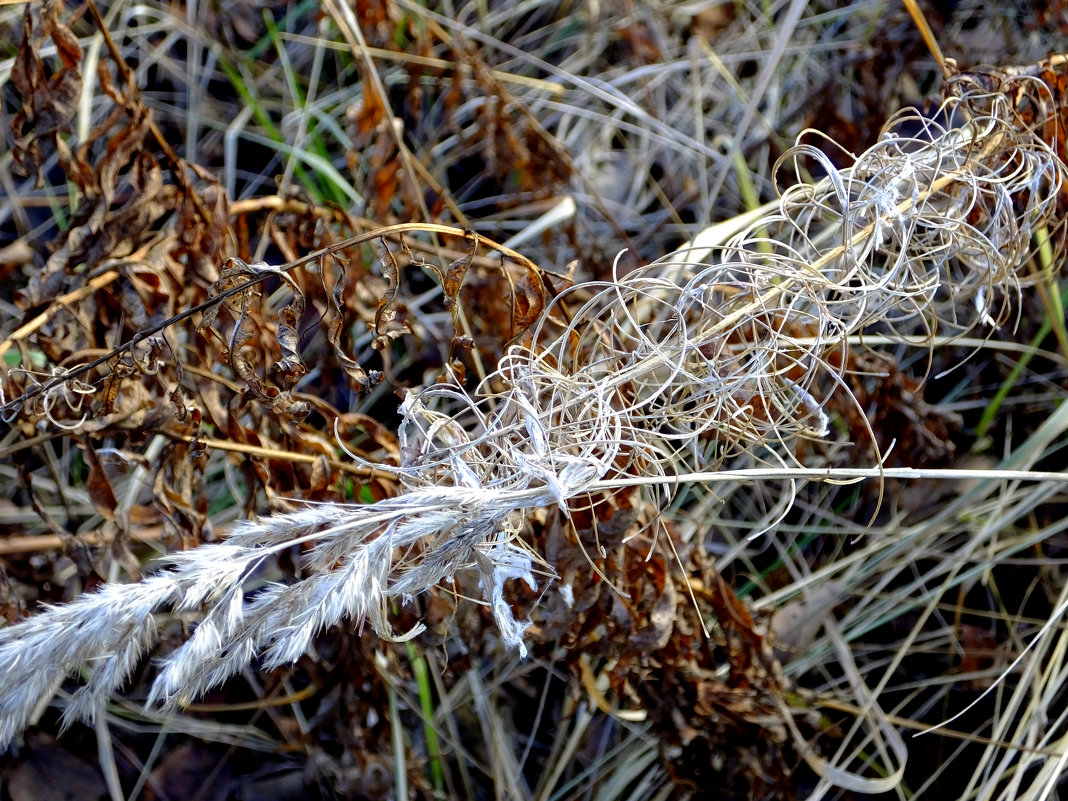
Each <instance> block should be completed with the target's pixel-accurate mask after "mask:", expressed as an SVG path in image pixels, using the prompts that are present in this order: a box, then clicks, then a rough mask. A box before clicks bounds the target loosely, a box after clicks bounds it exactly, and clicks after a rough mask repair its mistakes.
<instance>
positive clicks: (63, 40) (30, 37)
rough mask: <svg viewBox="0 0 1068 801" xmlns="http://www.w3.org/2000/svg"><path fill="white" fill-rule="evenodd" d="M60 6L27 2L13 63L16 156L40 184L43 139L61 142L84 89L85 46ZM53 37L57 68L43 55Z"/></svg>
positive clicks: (25, 171)
mask: <svg viewBox="0 0 1068 801" xmlns="http://www.w3.org/2000/svg"><path fill="white" fill-rule="evenodd" d="M62 10H63V4H62V3H61V2H59V0H48V1H47V2H37V3H28V4H27V5H26V11H25V13H24V14H23V17H22V42H21V43H20V44H19V50H18V54H17V55H16V57H15V60H14V63H13V64H12V66H11V83H12V85H13V86H14V87H15V90H16V91H17V92H18V93H19V95H20V96H21V99H22V105H21V107H20V108H19V110H18V111H17V112H16V113H15V117H14V119H13V120H12V122H11V130H12V134H13V135H14V140H15V141H14V147H13V150H12V156H13V161H14V164H15V167H16V169H18V170H19V171H20V172H22V173H23V174H29V172H30V171H31V170H33V171H35V172H37V185H38V186H42V185H43V180H44V176H43V175H41V164H42V163H43V161H44V158H43V154H42V151H41V144H40V143H41V140H42V139H50V140H51V141H52V142H53V144H55V143H56V142H57V140H58V137H59V135H60V133H61V132H62V129H63V128H65V127H66V126H67V124H68V123H69V122H70V121H71V119H73V117H74V114H75V112H76V111H77V108H78V98H79V96H80V95H81V90H82V71H81V62H82V48H81V46H80V45H79V44H78V38H77V37H76V36H75V35H74V33H73V32H72V31H71V30H70V28H68V27H67V26H66V25H64V24H63V23H61V22H60V21H59V17H58V15H59V12H60V11H62ZM49 38H50V39H51V40H52V42H53V43H54V44H55V47H56V55H57V56H58V58H59V61H60V66H59V68H58V69H57V68H56V67H55V66H50V65H48V64H46V62H45V60H44V59H43V57H42V55H41V49H42V46H43V45H44V42H45V40H46V39H49Z"/></svg>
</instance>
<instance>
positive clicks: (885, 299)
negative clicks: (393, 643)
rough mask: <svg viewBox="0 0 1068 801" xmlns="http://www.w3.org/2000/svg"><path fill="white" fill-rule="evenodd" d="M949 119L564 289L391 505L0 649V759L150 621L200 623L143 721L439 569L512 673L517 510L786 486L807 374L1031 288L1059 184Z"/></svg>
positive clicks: (812, 424)
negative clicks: (666, 253) (275, 569)
mask: <svg viewBox="0 0 1068 801" xmlns="http://www.w3.org/2000/svg"><path fill="white" fill-rule="evenodd" d="M960 95H961V96H959V97H957V98H954V99H951V100H949V101H947V103H946V104H945V105H944V106H943V108H941V109H940V110H939V112H938V113H937V114H935V115H934V116H933V117H926V116H921V115H920V114H918V113H916V112H909V113H905V114H902V115H900V116H899V117H898V118H897V119H895V120H894V121H893V122H892V123H891V125H890V126H888V128H887V130H886V132H885V133H884V135H883V136H882V138H881V140H880V141H879V142H878V143H877V144H876V145H875V146H874V147H872V148H871V149H870V150H868V151H867V152H865V153H864V154H862V155H861V156H860V157H859V158H857V159H856V161H855V163H854V165H853V166H852V167H850V168H848V169H841V170H839V169H835V168H834V167H833V166H832V164H831V163H830V161H829V160H828V159H827V158H826V157H825V156H823V155H822V154H821V153H820V152H819V151H818V150H816V149H814V148H812V147H810V146H806V145H802V146H799V147H797V148H795V149H794V150H793V151H792V152H791V154H789V157H792V158H795V159H796V158H797V157H799V156H802V155H804V156H808V157H811V158H813V159H815V160H817V161H819V162H820V163H821V164H822V165H823V167H824V168H825V169H826V171H827V173H828V175H829V177H828V178H826V179H824V180H822V181H820V182H819V183H818V184H817V185H815V186H812V185H806V184H800V185H797V186H795V187H793V188H791V189H789V190H788V191H786V192H785V194H784V195H783V196H782V198H781V201H780V202H779V204H778V208H777V210H776V211H775V212H774V213H771V214H768V215H765V216H762V217H760V218H759V219H758V220H756V221H755V222H754V223H753V224H752V225H751V226H750V227H749V228H748V229H747V230H745V231H743V232H741V233H740V234H738V235H736V236H735V237H733V238H732V239H731V240H730V241H728V242H726V243H722V244H721V243H714V247H710V246H707V245H706V244H705V243H704V242H703V241H702V238H700V237H699V238H698V240H697V241H696V242H695V243H694V247H692V248H690V249H687V250H683V251H679V252H677V253H675V254H672V256H670V257H669V258H667V259H664V260H662V261H661V262H658V263H655V264H652V265H649V266H648V267H646V268H644V269H641V270H639V271H636V272H633V273H630V274H628V275H625V276H619V277H617V279H616V280H615V281H612V282H604V283H591V284H580V285H577V286H575V287H573V288H571V289H570V290H568V291H567V292H565V293H563V294H562V295H561V296H560V297H558V298H557V300H556V301H555V303H554V305H553V306H552V307H550V309H549V311H548V313H547V315H546V316H545V317H544V318H543V320H542V322H541V324H540V327H539V329H538V330H537V332H536V336H535V337H534V343H535V344H534V345H532V346H530V347H513V348H512V349H511V350H510V352H509V353H508V355H507V356H506V358H505V359H504V360H503V361H502V363H501V364H500V365H499V366H498V368H497V370H496V372H495V373H493V374H492V375H490V376H489V377H488V378H487V379H486V380H485V381H484V382H483V385H482V391H481V392H480V393H477V394H474V395H471V394H467V393H465V392H464V391H463V390H461V389H460V388H458V387H454V386H448V385H437V386H433V387H429V388H427V389H424V390H422V391H421V392H418V393H414V394H410V395H409V396H408V397H407V400H406V401H405V402H404V404H403V407H402V411H403V415H404V418H403V424H402V426H401V430H400V444H401V453H402V457H403V458H402V463H401V465H400V466H399V467H396V468H383V466H382V465H375V467H376V468H377V469H393V470H394V471H395V473H396V476H397V478H398V479H399V481H400V482H401V484H402V486H403V491H402V492H401V493H400V494H399V495H398V496H397V497H394V498H390V499H387V500H383V501H380V502H378V503H375V504H373V505H339V504H320V505H309V506H308V507H307V508H305V509H303V510H302V511H298V512H296V513H293V514H285V515H277V516H273V517H267V518H265V519H263V520H259V521H248V522H245V523H243V524H241V525H239V526H238V527H237V528H236V530H235V531H233V532H232V534H231V535H230V537H229V538H228V540H227V541H226V542H224V543H222V544H217V545H208V546H203V547H200V548H197V549H194V550H192V551H189V552H186V553H182V554H179V555H176V556H174V557H172V558H171V559H170V560H169V564H168V566H167V567H166V568H165V569H163V570H162V571H160V572H158V573H157V574H155V575H152V576H150V577H149V578H147V579H146V580H144V581H142V582H140V583H136V584H130V585H117V584H114V585H107V586H105V587H104V588H103V589H102V590H100V591H99V592H94V593H90V594H86V595H84V596H82V597H81V598H79V599H77V600H76V601H74V602H72V603H70V604H67V605H65V606H60V607H51V608H48V609H46V610H44V611H43V612H41V613H40V614H38V615H36V616H34V617H31V618H30V619H28V620H26V621H24V622H20V623H18V624H16V625H12V626H9V627H7V628H5V629H3V630H2V631H0V745H2V744H6V743H8V742H10V741H11V740H12V739H13V738H14V737H15V736H17V734H18V733H19V732H20V731H21V730H22V729H23V728H24V727H25V726H26V725H27V724H28V723H29V722H30V721H31V720H32V719H33V718H34V716H35V714H36V713H37V712H38V710H39V709H40V708H41V707H42V706H43V705H45V704H47V703H48V702H49V701H50V699H51V698H52V697H53V696H54V694H55V693H56V692H57V690H58V689H59V687H60V685H61V683H62V682H63V681H64V680H65V679H66V678H67V677H69V676H72V675H78V674H82V675H85V676H86V677H87V678H86V679H85V681H84V684H83V686H81V688H80V689H79V690H78V691H77V692H76V693H75V695H74V697H73V700H72V701H71V702H70V704H69V705H68V706H67V708H66V711H65V715H66V719H67V720H73V719H76V718H91V717H92V716H93V715H94V714H97V713H99V711H100V710H101V708H102V705H103V703H104V702H105V701H106V699H107V698H108V696H109V695H110V694H111V693H112V692H114V691H115V690H116V689H117V688H118V687H120V686H121V685H122V684H123V682H124V681H125V680H126V679H127V678H128V677H129V675H130V673H131V671H132V670H133V668H134V667H135V666H136V664H137V663H138V661H139V660H140V659H141V658H142V657H143V655H144V654H145V653H146V652H148V651H149V650H150V649H151V648H152V647H153V645H154V643H155V642H156V641H157V638H158V633H157V625H156V616H157V615H160V614H167V613H171V614H174V613H189V612H194V611H196V612H200V613H202V616H201V617H200V620H199V623H198V624H197V626H196V628H195V630H194V631H193V634H192V636H191V637H190V638H189V640H188V641H187V642H186V643H185V644H184V645H183V646H181V647H180V648H178V649H177V650H176V651H174V652H173V653H171V654H170V655H168V656H167V657H166V658H165V659H164V660H163V662H162V664H161V670H160V673H159V675H158V677H157V679H156V681H155V684H154V686H153V688H152V692H151V696H150V698H149V699H148V701H149V703H160V704H162V705H164V706H172V705H180V704H184V703H187V702H189V701H191V700H192V699H193V698H195V697H196V696H198V695H199V694H202V693H204V692H205V691H206V690H208V689H209V688H211V687H213V686H215V685H218V684H219V683H220V682H222V681H223V680H225V679H226V678H227V677H229V676H231V675H233V674H234V673H235V672H236V671H238V670H239V669H240V668H242V667H243V666H245V665H246V664H248V663H249V662H250V661H252V660H255V659H258V660H259V662H260V664H262V665H263V666H264V667H265V668H271V667H274V666H278V665H282V664H285V663H289V662H292V661H294V660H296V659H297V658H298V657H299V656H300V655H301V654H302V653H303V652H304V651H305V649H306V648H307V647H308V645H309V644H310V642H311V639H312V637H313V636H314V635H315V634H317V633H318V632H321V631H322V630H323V629H324V628H326V627H328V626H331V625H333V624H336V623H338V622H339V621H341V620H343V619H345V618H348V619H350V620H353V621H356V622H358V623H359V624H363V623H364V622H366V623H368V624H370V626H371V627H372V628H373V629H374V630H375V631H376V632H377V633H378V634H379V635H381V636H384V637H392V636H394V635H393V632H392V630H391V627H390V623H389V620H388V615H387V604H388V603H390V602H391V601H394V600H403V599H405V598H407V597H411V596H414V595H416V594H418V593H420V592H423V591H425V590H426V589H428V588H430V587H432V586H434V585H435V584H437V583H438V582H441V581H443V580H446V579H449V578H450V577H451V576H453V575H454V574H456V573H457V572H459V571H468V570H474V571H477V575H478V576H479V578H480V586H481V590H482V593H483V598H484V600H485V602H486V603H487V604H488V605H489V606H490V608H491V609H492V612H493V615H494V617H495V619H496V622H497V625H498V626H499V629H500V632H501V635H502V639H503V641H504V642H505V643H506V644H507V645H509V646H513V647H516V648H518V649H519V650H520V651H521V652H525V648H524V644H523V635H524V631H525V629H526V626H527V624H526V623H525V622H523V621H522V620H517V619H516V617H515V616H514V615H513V611H512V608H511V606H510V605H509V603H508V602H507V601H506V599H505V596H504V588H505V584H506V582H508V581H509V580H511V579H519V580H522V581H525V582H526V583H528V584H529V585H530V586H531V587H532V588H536V587H537V584H538V582H537V579H536V578H535V573H536V572H537V571H538V570H539V568H538V563H539V560H538V557H537V555H536V554H534V553H532V552H531V551H530V550H529V548H527V547H525V546H524V544H523V542H522V540H521V539H520V537H519V534H520V533H521V532H522V530H523V527H524V524H525V521H526V519H527V518H528V516H529V515H530V513H531V512H532V511H533V510H536V509H538V508H540V507H546V506H552V505H558V506H559V507H560V509H561V510H562V511H563V512H564V513H567V511H568V509H569V504H583V503H587V504H588V503H594V502H596V498H597V497H601V496H599V495H598V494H599V493H604V492H606V491H611V490H612V489H614V488H621V487H625V486H628V485H631V484H635V483H639V482H641V483H643V484H644V485H649V484H650V480H652V483H653V484H654V485H658V489H657V491H656V492H655V494H654V496H653V499H654V500H657V501H659V502H660V503H663V500H664V498H665V497H667V496H670V494H671V493H672V491H673V487H675V486H676V483H677V481H678V479H679V477H680V476H681V475H682V474H684V473H688V472H692V471H702V470H704V471H710V470H715V469H717V468H719V467H720V466H721V465H723V463H724V462H725V461H726V460H728V459H730V458H732V457H734V456H737V455H739V454H743V453H753V452H756V451H760V452H761V453H765V454H770V455H771V456H770V458H773V459H775V460H777V461H778V462H779V463H780V464H782V465H789V464H790V460H791V458H792V457H791V452H792V451H791V443H792V441H793V440H796V439H797V438H799V437H821V436H825V435H826V434H827V432H828V428H829V421H828V419H827V416H826V415H825V413H824V412H823V410H822V409H821V401H820V400H819V398H820V397H825V396H826V394H827V393H828V392H829V391H830V390H833V388H834V386H835V384H836V382H837V380H838V376H837V375H836V371H840V370H841V368H840V367H839V368H835V367H832V366H831V365H830V364H829V363H828V362H827V360H826V358H825V357H826V355H827V354H828V353H829V352H830V351H832V350H834V349H841V348H843V347H845V340H846V338H847V337H849V336H851V335H856V334H859V333H861V332H864V331H870V330H872V329H873V328H876V329H877V330H878V331H879V332H880V333H882V334H889V335H891V336H894V335H902V336H904V335H910V336H914V335H916V334H920V335H924V334H929V333H931V332H932V331H934V330H935V329H936V328H939V327H942V326H948V327H949V328H950V330H951V331H963V330H967V329H969V328H971V327H972V326H974V325H976V324H978V323H989V322H992V321H993V319H994V318H995V317H999V316H1003V314H1004V306H1000V307H998V308H995V307H994V306H993V305H992V300H991V299H992V298H994V297H1004V296H1005V294H1006V290H1014V289H1016V288H1018V287H1019V286H1020V285H1022V284H1023V283H1025V282H1026V281H1028V280H1032V279H1034V278H1036V276H1033V275H1029V276H1023V275H1021V270H1022V266H1023V265H1024V263H1025V261H1026V256H1027V254H1028V250H1029V247H1030V243H1031V240H1032V237H1033V236H1035V235H1038V234H1040V233H1041V230H1042V229H1043V228H1052V227H1054V215H1055V214H1056V205H1057V198H1058V194H1059V193H1060V192H1061V190H1062V184H1063V180H1064V167H1063V165H1062V164H1061V162H1060V161H1059V160H1058V158H1057V157H1056V155H1055V154H1054V153H1053V152H1052V151H1051V150H1050V148H1049V147H1048V146H1047V145H1046V144H1045V143H1044V142H1043V141H1042V140H1041V139H1040V138H1038V137H1037V136H1034V135H1032V134H1031V133H1030V132H1028V131H1027V130H1026V129H1024V128H1022V127H1021V125H1020V122H1019V120H1018V119H1017V118H1016V116H1015V114H1014V110H1013V108H1012V107H1011V105H1010V103H1009V102H1008V100H1007V99H1006V98H1005V97H1004V96H1002V95H1000V94H999V95H988V96H978V95H970V94H968V93H965V92H961V93H960ZM909 131H911V133H908V132H909ZM565 306H566V308H567V309H569V310H570V314H565ZM838 363H839V364H840V363H841V362H838ZM294 545H306V546H307V547H306V549H305V552H304V555H303V560H304V563H303V568H304V572H305V574H306V575H307V576H309V577H308V578H305V579H303V580H301V581H299V582H297V583H295V584H293V585H291V586H277V585H274V586H259V585H257V584H256V583H255V582H256V571H257V567H258V566H259V565H260V564H261V563H262V562H263V561H264V560H266V559H268V558H269V557H270V556H271V555H273V554H275V553H276V552H279V551H281V550H283V549H290V548H292V547H293V546H294ZM549 572H551V571H549ZM416 633H417V631H409V632H407V633H405V634H403V635H401V636H404V637H408V636H413V635H414V634H416Z"/></svg>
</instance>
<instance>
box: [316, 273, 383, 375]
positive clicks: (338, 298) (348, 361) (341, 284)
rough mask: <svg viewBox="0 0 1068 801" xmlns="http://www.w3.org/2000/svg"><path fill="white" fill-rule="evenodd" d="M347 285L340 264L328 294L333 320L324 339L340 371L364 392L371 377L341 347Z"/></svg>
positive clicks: (346, 278) (345, 276)
mask: <svg viewBox="0 0 1068 801" xmlns="http://www.w3.org/2000/svg"><path fill="white" fill-rule="evenodd" d="M347 285H348V277H347V274H346V272H345V265H344V264H341V271H340V274H339V275H338V278H337V280H336V281H335V282H334V286H333V288H332V289H331V292H330V301H331V303H332V304H333V307H334V309H333V312H334V314H333V319H332V320H331V321H330V325H329V327H328V329H327V332H326V338H327V340H328V341H329V342H330V347H332V348H333V349H334V357H335V358H336V359H337V360H338V364H340V365H341V369H342V370H344V371H345V373H346V374H347V375H348V376H349V378H351V379H352V380H353V382H354V383H355V384H356V386H357V387H359V388H360V389H361V390H363V391H366V390H368V389H370V388H371V387H372V386H373V383H374V382H373V381H372V380H371V377H370V376H368V375H367V372H366V371H365V370H364V369H363V368H362V367H361V366H360V364H359V362H357V361H356V360H355V359H352V358H351V357H349V355H348V354H347V353H346V352H345V349H344V348H343V347H342V345H341V332H342V330H343V329H344V327H345V317H346V315H345V288H346V286H347Z"/></svg>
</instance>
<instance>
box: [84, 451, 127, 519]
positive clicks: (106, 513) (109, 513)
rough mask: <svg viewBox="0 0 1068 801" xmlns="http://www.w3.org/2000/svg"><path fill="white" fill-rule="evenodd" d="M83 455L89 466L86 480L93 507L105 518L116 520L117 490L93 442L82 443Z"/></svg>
mask: <svg viewBox="0 0 1068 801" xmlns="http://www.w3.org/2000/svg"><path fill="white" fill-rule="evenodd" d="M82 455H83V457H84V458H85V463H86V464H87V465H88V466H89V477H88V478H87V479H86V482H85V486H86V489H87V490H88V491H89V500H91V501H92V502H93V508H94V509H96V511H97V514H99V515H100V516H101V517H102V518H104V519H105V520H112V521H114V520H115V508H116V507H117V506H118V501H117V500H116V499H115V490H114V489H113V488H112V486H111V479H110V478H109V477H108V474H107V471H106V470H104V466H103V465H102V464H101V463H100V456H99V455H98V454H97V452H96V448H94V447H93V445H92V443H91V442H88V441H85V442H83V443H82Z"/></svg>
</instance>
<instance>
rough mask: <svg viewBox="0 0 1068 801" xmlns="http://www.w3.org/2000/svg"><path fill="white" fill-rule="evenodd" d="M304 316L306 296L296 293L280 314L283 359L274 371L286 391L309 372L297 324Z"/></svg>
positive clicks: (279, 341)
mask: <svg viewBox="0 0 1068 801" xmlns="http://www.w3.org/2000/svg"><path fill="white" fill-rule="evenodd" d="M302 314H304V294H303V293H301V292H299V291H297V292H295V293H294V296H293V300H292V302H290V303H289V304H288V305H287V306H285V307H284V308H283V309H282V310H281V311H280V312H278V345H279V347H280V348H281V349H282V358H281V360H280V361H279V362H278V363H277V364H275V366H274V370H275V371H276V372H277V373H278V374H279V375H280V376H281V381H280V383H281V384H282V386H283V387H284V388H286V389H289V388H291V387H292V386H293V385H294V384H296V383H297V381H299V380H300V378H301V377H302V376H304V375H306V374H307V372H308V368H307V367H306V366H305V365H304V360H303V359H301V358H300V353H299V352H298V347H299V342H298V336H297V323H298V321H299V320H300V317H301V315H302Z"/></svg>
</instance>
